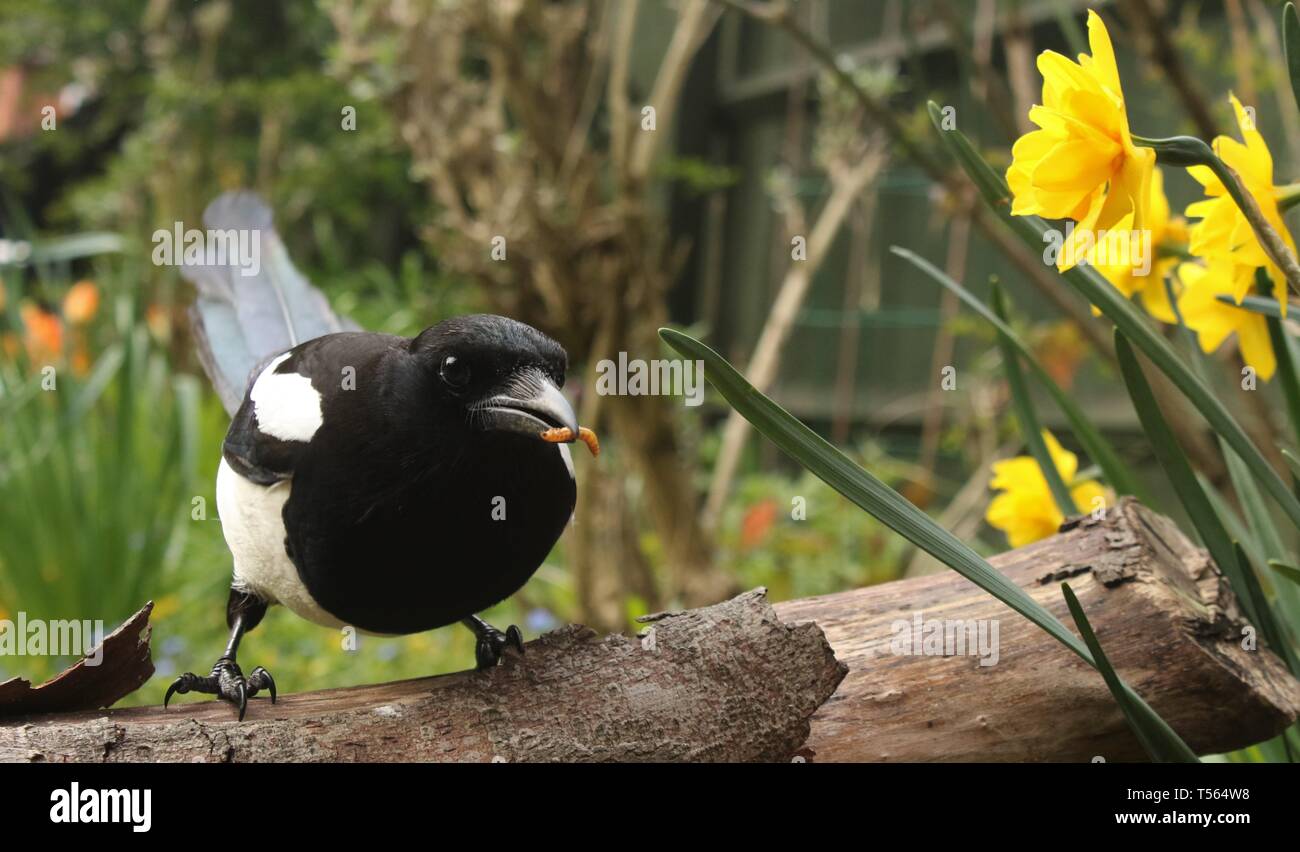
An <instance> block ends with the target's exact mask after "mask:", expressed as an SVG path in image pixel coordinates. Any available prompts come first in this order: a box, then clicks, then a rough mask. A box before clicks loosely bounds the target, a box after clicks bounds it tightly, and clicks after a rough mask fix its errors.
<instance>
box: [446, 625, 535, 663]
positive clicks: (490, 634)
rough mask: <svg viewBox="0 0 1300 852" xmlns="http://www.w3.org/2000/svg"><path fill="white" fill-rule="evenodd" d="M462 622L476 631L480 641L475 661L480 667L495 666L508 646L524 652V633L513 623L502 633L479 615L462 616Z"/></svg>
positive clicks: (476, 647)
mask: <svg viewBox="0 0 1300 852" xmlns="http://www.w3.org/2000/svg"><path fill="white" fill-rule="evenodd" d="M460 623H461V624H463V625H465V626H466V627H468V628H469V629H470V630H472V631H474V635H475V636H476V637H477V638H478V643H477V644H476V645H475V646H474V661H475V662H477V663H478V667H479V668H480V669H490V668H492V667H493V666H495V665H496V664H497V663H498V662H499V661H500V660H501V654H502V652H503V651H505V649H506V648H507V647H513V648H514V649H515V650H517V651H518V652H519V653H521V654H522V653H523V652H524V634H523V633H522V632H520V630H519V628H518V627H515V626H514V625H513V624H512V625H510V626H509V627H507V628H506V631H505V632H504V633H502V632H501V631H500V630H497V629H496V628H495V627H493V626H492V625H491V624H488V623H487V622H486V621H484V620H483V619H481V618H479V617H478V616H477V615H471V616H470V617H469V618H462V619H461V621H460Z"/></svg>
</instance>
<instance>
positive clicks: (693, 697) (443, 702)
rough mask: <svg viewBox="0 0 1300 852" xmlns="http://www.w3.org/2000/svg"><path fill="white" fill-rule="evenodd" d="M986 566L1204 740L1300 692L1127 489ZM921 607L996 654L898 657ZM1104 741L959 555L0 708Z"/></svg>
mask: <svg viewBox="0 0 1300 852" xmlns="http://www.w3.org/2000/svg"><path fill="white" fill-rule="evenodd" d="M992 562H993V563H994V564H995V565H996V566H997V567H998V568H999V569H1000V570H1001V571H1003V572H1004V573H1005V574H1006V575H1007V576H1008V577H1010V578H1011V579H1012V580H1013V581H1015V582H1016V583H1018V584H1019V585H1021V586H1022V587H1024V588H1026V589H1027V590H1028V591H1029V592H1030V594H1031V595H1033V596H1034V597H1035V598H1036V599H1038V600H1039V601H1040V602H1041V603H1043V604H1044V605H1045V606H1047V607H1048V608H1049V609H1051V610H1052V611H1053V612H1054V613H1055V614H1056V615H1057V616H1058V617H1059V618H1061V619H1063V620H1065V621H1066V622H1067V623H1069V618H1068V615H1067V612H1066V608H1065V605H1064V601H1063V598H1062V596H1061V591H1060V587H1059V583H1060V581H1062V580H1068V582H1069V583H1070V585H1071V588H1073V589H1074V591H1075V593H1076V594H1077V595H1078V597H1079V600H1080V603H1081V604H1082V605H1083V607H1084V610H1085V611H1086V612H1087V615H1088V618H1089V620H1090V621H1091V623H1092V625H1093V628H1094V630H1095V631H1096V633H1097V636H1098V638H1099V640H1100V641H1101V643H1102V645H1103V647H1104V648H1105V649H1106V652H1107V655H1108V656H1109V657H1110V659H1111V661H1112V663H1113V664H1114V665H1115V667H1116V668H1117V669H1118V671H1119V672H1120V674H1121V675H1122V676H1123V677H1124V678H1125V679H1126V680H1127V681H1128V682H1129V684H1130V685H1131V686H1133V687H1134V688H1135V689H1136V690H1137V691H1138V692H1139V693H1141V694H1142V695H1143V697H1144V698H1146V699H1147V700H1148V701H1149V702H1150V703H1151V704H1152V706H1153V707H1154V708H1155V709H1156V711H1157V712H1158V713H1160V714H1161V715H1162V716H1163V717H1164V718H1165V719H1166V720H1167V721H1168V722H1169V723H1170V724H1171V725H1172V726H1173V728H1174V729H1175V730H1176V731H1177V732H1178V733H1179V734H1180V735H1181V736H1182V737H1183V738H1184V739H1185V740H1186V741H1187V742H1188V744H1189V745H1191V747H1192V748H1193V749H1195V750H1196V751H1197V752H1198V753H1201V754H1206V753H1213V752H1222V751H1228V750H1231V749H1235V748H1239V747H1243V746H1246V745H1249V744H1252V743H1256V742H1260V741H1262V740H1265V739H1268V738H1270V737H1272V736H1274V735H1276V734H1278V733H1279V732H1281V731H1282V730H1283V729H1284V728H1285V727H1286V726H1287V725H1289V724H1291V723H1292V722H1293V721H1294V720H1295V718H1296V715H1297V713H1298V712H1300V682H1297V681H1296V680H1295V679H1294V678H1292V677H1291V675H1290V674H1289V673H1288V672H1287V671H1286V669H1285V667H1284V665H1283V664H1282V663H1281V662H1280V661H1279V660H1278V659H1277V658H1276V657H1275V656H1273V654H1272V653H1271V652H1269V651H1267V650H1263V649H1262V648H1261V649H1260V650H1245V649H1244V648H1243V640H1244V639H1247V638H1248V637H1249V633H1250V632H1251V631H1250V630H1249V626H1248V625H1247V624H1246V623H1245V622H1244V621H1243V619H1242V616H1241V614H1240V611H1239V610H1238V608H1237V604H1236V601H1235V600H1234V599H1233V597H1232V594H1231V592H1230V591H1229V589H1228V588H1227V585H1226V583H1225V581H1224V580H1223V578H1222V577H1221V576H1220V575H1219V573H1218V572H1217V570H1216V569H1215V567H1214V566H1213V564H1212V563H1211V562H1210V560H1209V559H1208V557H1207V556H1206V554H1205V552H1204V551H1202V550H1199V549H1198V548H1195V547H1193V546H1192V545H1191V543H1190V542H1189V541H1188V540H1187V539H1186V538H1185V537H1184V536H1183V535H1182V534H1181V533H1180V532H1179V531H1178V530H1177V528H1176V527H1175V526H1174V525H1173V523H1172V522H1170V521H1169V520H1167V519H1165V518H1163V517H1160V516H1159V515H1156V514H1154V513H1152V512H1150V511H1148V510H1146V509H1143V508H1141V507H1140V506H1138V505H1137V504H1136V503H1134V502H1132V501H1131V500H1124V501H1122V502H1121V504H1120V505H1119V506H1118V507H1116V508H1114V509H1111V510H1108V512H1107V513H1106V517H1105V518H1104V519H1102V520H1092V519H1090V518H1081V519H1074V520H1072V521H1070V522H1068V523H1067V525H1066V528H1065V529H1064V530H1063V531H1062V533H1061V534H1059V535H1056V536H1054V537H1052V538H1049V539H1046V540H1044V541H1041V542H1038V543H1036V544H1033V545H1030V546H1029V547H1025V548H1021V549H1019V550H1016V551H1012V552H1010V553H1005V554H1002V555H1001V556H998V557H994V558H993V559H992ZM915 616H920V617H921V619H922V620H923V621H924V622H932V621H934V620H940V619H942V620H962V621H964V622H975V623H979V622H980V621H984V622H986V623H988V624H991V623H993V622H996V623H997V624H998V644H997V662H996V664H994V665H989V666H981V665H980V664H979V658H978V657H977V656H971V655H964V656H959V655H955V654H950V655H947V656H942V655H925V654H920V655H908V654H902V655H900V654H895V653H894V650H895V649H894V648H892V647H891V645H892V644H893V640H894V639H895V638H896V636H897V631H896V627H897V626H898V623H899V622H902V623H909V624H910V623H912V620H913V618H914V617H915ZM813 622H815V623H813ZM823 630H824V631H825V633H823ZM1244 634H1245V635H1244ZM828 640H829V644H828ZM1246 644H1249V642H1246ZM832 648H833V651H834V654H832ZM836 656H838V658H839V662H837V661H836ZM989 659H991V658H989ZM846 665H847V669H846ZM846 670H847V677H846V676H845V672H846ZM841 681H842V682H841ZM837 687H838V689H837ZM832 693H833V695H832ZM828 698H829V700H828ZM823 702H824V703H823ZM818 708H820V709H818ZM814 711H815V715H814ZM1097 757H1100V758H1102V759H1104V760H1106V761H1112V762H1113V761H1124V760H1141V759H1144V757H1145V755H1144V754H1143V753H1142V750H1141V748H1140V747H1139V746H1138V744H1137V742H1136V741H1135V740H1134V738H1133V736H1132V734H1131V733H1130V732H1129V730H1128V729H1127V727H1126V726H1125V724H1124V721H1123V719H1122V717H1121V715H1120V712H1119V710H1118V708H1117V707H1116V705H1115V704H1114V701H1113V700H1112V699H1111V696H1110V694H1109V692H1108V691H1107V689H1106V687H1105V685H1104V683H1103V681H1102V679H1101V676H1100V675H1099V674H1098V673H1097V672H1095V671H1094V670H1093V669H1092V668H1090V667H1089V666H1087V665H1086V664H1085V663H1083V662H1082V661H1081V660H1079V659H1078V658H1077V657H1075V656H1074V655H1073V654H1072V653H1070V652H1069V651H1066V650H1065V649H1064V648H1063V647H1062V646H1061V645H1059V644H1058V643H1057V642H1056V641H1055V640H1053V639H1051V638H1050V637H1048V636H1047V635H1046V634H1045V633H1043V632H1042V631H1041V630H1039V629H1038V628H1037V627H1034V626H1033V625H1031V624H1030V623H1029V622H1028V621H1026V620H1025V619H1024V618H1022V617H1021V616H1019V615H1017V614H1015V613H1013V612H1012V611H1011V610H1010V609H1008V608H1006V607H1005V606H1003V605H1002V604H1001V603H999V602H998V601H997V600H995V599H993V598H992V597H990V596H989V595H988V594H986V593H985V592H983V591H982V590H980V589H978V588H977V587H975V586H974V585H973V584H971V583H970V582H969V581H967V580H965V579H964V578H962V577H960V576H959V575H957V574H955V573H952V572H947V573H944V574H936V575H931V576H926V577H917V578H913V579H909V580H900V581H897V582H893V583H886V584H883V585H879V586H873V587H870V588H866V589H860V590H857V591H852V592H844V593H841V594H835V595H827V596H825V597H819V598H808V599H804V600H797V601H789V602H786V603H781V604H777V605H776V607H775V608H773V607H771V606H769V605H768V604H767V603H766V600H765V598H764V594H763V592H762V590H758V591H754V592H748V593H746V594H744V595H741V596H740V597H737V598H734V599H732V600H730V601H727V602H725V603H722V604H718V605H716V606H712V607H707V608H704V609H699V610H690V611H687V612H684V613H674V614H666V615H659V616H651V617H650V618H649V624H648V627H647V629H646V630H645V631H644V632H643V633H642V634H641V635H640V636H638V637H631V638H629V637H624V636H609V637H605V638H603V639H601V638H597V637H596V635H595V634H594V633H593V632H592V631H590V630H587V629H586V628H582V627H577V626H570V627H567V628H564V629H563V630H560V631H556V632H555V633H550V634H547V635H546V636H543V637H541V638H540V639H537V640H535V641H533V642H530V643H529V644H528V646H527V652H526V654H525V656H524V657H523V658H522V659H516V658H513V657H510V658H507V659H506V660H505V661H504V663H503V664H502V665H501V666H500V667H498V668H496V669H493V670H490V671H486V672H463V673H460V674H453V675H444V676H440V677H433V678H423V679H419V680H410V681H403V682H399V683H390V684H382V685H377V686H363V687H354V688H348V689H335V690H327V691H323V692H315V693H304V694H300V695H288V696H284V697H282V698H281V700H280V702H279V703H278V704H276V705H274V706H272V705H271V704H270V702H269V701H267V700H265V699H263V698H261V697H259V698H257V699H255V700H254V701H252V702H250V706H249V711H248V718H247V720H246V721H245V722H243V723H239V722H236V721H235V718H234V714H233V710H232V708H231V707H230V706H229V705H226V704H218V703H214V702H205V703H192V704H182V705H179V706H173V707H172V708H171V709H170V710H166V711H164V710H163V709H162V708H159V707H141V708H133V709H129V710H112V711H96V712H83V713H65V714H50V715H44V716H32V717H27V718H24V719H14V720H11V721H6V722H3V723H0V760H6V761H195V760H197V761H257V760H261V761H320V760H367V761H399V760H400V761H423V760H447V761H491V760H498V761H502V760H504V761H511V762H514V761H525V760H527V761H562V760H565V761H567V760H581V761H611V760H626V761H669V760H673V761H675V760H737V761H739V760H776V761H781V760H791V759H803V760H818V761H856V760H862V761H958V760H969V761H1025V760H1027V761H1047V760H1055V761H1088V760H1093V759H1095V758H1097Z"/></svg>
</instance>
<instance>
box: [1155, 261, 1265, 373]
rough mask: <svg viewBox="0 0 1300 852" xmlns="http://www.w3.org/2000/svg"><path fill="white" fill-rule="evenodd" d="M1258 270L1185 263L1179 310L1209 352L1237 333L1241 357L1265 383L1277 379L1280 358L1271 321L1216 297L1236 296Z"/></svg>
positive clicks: (1181, 271) (1180, 269)
mask: <svg viewBox="0 0 1300 852" xmlns="http://www.w3.org/2000/svg"><path fill="white" fill-rule="evenodd" d="M1254 274H1255V268H1254V267H1248V266H1234V265H1233V264H1232V262H1231V261H1228V260H1220V259H1214V260H1211V261H1210V264H1209V266H1200V265H1198V264H1195V263H1184V264H1183V265H1181V266H1179V267H1178V278H1179V280H1180V281H1181V282H1182V285H1183V286H1182V294H1181V295H1180V296H1179V297H1178V309H1179V310H1180V311H1181V312H1182V314H1183V321H1184V322H1186V323H1187V327H1188V328H1190V329H1191V330H1192V331H1194V332H1196V337H1197V339H1198V340H1199V341H1200V343H1201V349H1202V350H1204V351H1205V352H1207V353H1209V352H1213V351H1214V350H1216V349H1218V348H1219V346H1221V345H1222V344H1223V341H1224V340H1226V339H1227V338H1228V336H1229V335H1231V334H1233V333H1234V332H1235V333H1236V335H1237V345H1238V346H1240V347H1241V357H1242V360H1244V361H1245V362H1246V363H1247V364H1248V365H1249V366H1251V367H1254V368H1255V374H1256V375H1257V376H1259V377H1260V378H1261V379H1263V380H1264V381H1268V380H1269V379H1270V378H1272V377H1273V372H1274V370H1276V369H1277V358H1276V357H1275V356H1274V353H1273V343H1272V341H1271V340H1270V339H1269V336H1268V322H1267V320H1265V319H1264V317H1263V316H1261V315H1260V314H1257V313H1255V312H1254V311H1248V310H1246V309H1245V308H1236V307H1233V306H1232V305H1225V304H1224V303H1223V302H1220V301H1219V300H1218V299H1217V298H1215V297H1216V296H1219V295H1220V294H1232V293H1236V292H1237V291H1238V289H1239V287H1240V281H1241V279H1242V278H1243V277H1246V278H1253V277H1254Z"/></svg>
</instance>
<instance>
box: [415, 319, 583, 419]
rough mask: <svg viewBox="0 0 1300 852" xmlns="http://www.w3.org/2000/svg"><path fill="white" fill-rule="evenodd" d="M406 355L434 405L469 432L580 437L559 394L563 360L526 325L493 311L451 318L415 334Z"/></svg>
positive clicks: (554, 345) (560, 353)
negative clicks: (556, 431) (460, 419)
mask: <svg viewBox="0 0 1300 852" xmlns="http://www.w3.org/2000/svg"><path fill="white" fill-rule="evenodd" d="M411 352H412V354H414V355H415V356H416V358H418V359H419V360H420V362H421V363H422V364H423V365H424V367H425V371H426V375H427V376H428V377H429V378H430V380H431V382H432V385H433V388H434V393H435V395H436V396H437V398H438V401H439V403H440V407H443V408H446V409H453V410H459V411H460V412H462V413H463V414H464V415H465V420H464V422H466V423H467V424H468V426H469V428H471V429H474V430H478V431H482V432H487V433H514V434H519V435H526V436H529V437H533V438H537V439H538V440H541V437H540V436H541V433H542V432H544V431H546V430H547V429H553V428H568V429H571V430H572V433H573V434H574V435H576V434H577V433H578V417H577V415H576V414H574V412H573V407H572V406H571V405H569V401H568V400H567V399H565V398H564V394H563V393H561V392H560V388H562V387H563V386H564V374H565V371H566V370H567V368H568V356H567V355H566V354H565V352H564V348H563V347H562V346H560V344H558V343H556V342H555V341H554V340H552V339H551V338H549V337H547V336H546V335H545V334H542V333H541V332H540V331H538V330H537V329H535V328H533V327H532V326H530V325H526V324H525V323H522V322H518V321H516V320H512V319H509V318H507V317H502V316H495V315H493V314H471V315H469V316H462V317H454V318H452V319H449V320H444V321H443V322H441V323H439V324H437V325H435V326H433V327H431V328H428V329H425V330H424V331H423V332H421V333H420V334H419V335H418V336H417V337H416V338H415V339H414V340H413V341H411Z"/></svg>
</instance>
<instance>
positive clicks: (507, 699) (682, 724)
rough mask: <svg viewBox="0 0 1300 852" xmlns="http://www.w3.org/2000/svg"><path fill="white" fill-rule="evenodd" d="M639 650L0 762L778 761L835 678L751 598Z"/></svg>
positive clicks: (538, 645) (25, 748) (128, 713)
mask: <svg viewBox="0 0 1300 852" xmlns="http://www.w3.org/2000/svg"><path fill="white" fill-rule="evenodd" d="M643 620H644V621H647V622H648V623H647V627H646V629H645V630H643V631H642V633H641V635H640V636H636V637H627V636H620V635H616V636H606V637H603V638H601V637H598V636H597V635H596V634H595V632H594V631H591V630H589V629H587V628H585V627H580V626H577V625H570V626H568V627H565V628H563V629H561V630H557V631H555V632H553V633H548V634H546V635H545V636H543V637H541V638H540V639H537V640H535V641H533V642H529V643H528V645H527V648H526V652H525V654H524V656H523V657H522V658H517V657H513V656H507V657H506V659H505V660H504V661H503V662H502V664H501V665H500V666H498V667H497V668H494V669H490V670H487V671H482V672H461V673H458V674H452V675H443V676H439V677H431V678H421V679H418V680H408V681H400V682H397V683H388V684H381V685H376V686H362V687H353V688H347V689H331V690H325V691H321V692H312V693H303V694H300V695H286V696H282V697H281V698H280V701H279V703H277V704H275V705H272V704H271V703H270V701H269V700H266V699H264V698H262V697H260V696H259V697H258V698H255V699H253V700H252V701H250V702H249V708H248V716H247V718H246V719H245V721H244V722H242V723H241V722H238V721H236V718H235V715H234V711H233V708H232V707H231V706H230V705H229V704H223V703H216V702H211V701H208V702H202V703H193V704H180V705H173V706H172V707H171V709H169V710H164V709H162V708H161V707H137V708H131V709H127V710H110V711H100V712H93V713H67V714H52V715H45V716H38V717H28V718H26V719H17V720H12V721H5V722H4V723H2V724H0V760H3V761H42V762H44V761H74V762H82V761H87V762H117V761H148V762H153V761H185V762H191V761H204V762H206V761H212V762H223V763H228V762H246V761H275V762H285V761H473V762H489V761H494V762H511V763H513V762H519V761H615V760H617V761H782V760H789V759H791V757H792V755H794V754H795V752H796V751H797V750H798V749H799V747H800V746H801V744H802V743H803V742H804V740H805V739H806V738H807V737H808V720H809V718H810V717H811V716H812V714H813V711H814V710H816V709H817V707H818V706H819V705H820V704H821V703H822V702H823V701H825V700H826V698H827V697H829V696H830V695H831V693H832V692H834V691H835V687H836V685H837V684H838V683H839V682H840V680H841V679H843V677H844V674H845V669H844V667H843V666H842V665H841V664H840V663H838V662H836V661H835V657H834V655H833V654H832V653H831V650H830V646H829V645H827V643H826V638H825V636H823V635H822V632H821V630H820V629H819V628H818V627H817V626H816V625H815V624H810V623H808V624H800V625H787V624H783V623H782V622H781V621H779V620H778V619H777V618H776V616H775V614H774V613H773V611H772V607H771V605H770V604H768V603H767V600H766V597H765V593H764V592H763V591H762V590H757V591H753V592H747V593H745V594H743V595H740V596H739V597H736V598H733V599H731V600H729V601H726V602H724V603H721V604H717V605H715V606H711V607H706V608H704V609H697V610H689V611H687V612H684V613H666V614H660V615H657V616H649V617H648V618H647V619H643Z"/></svg>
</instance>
